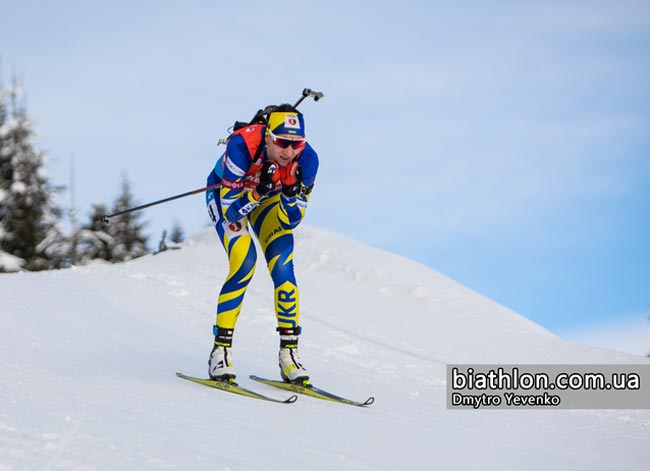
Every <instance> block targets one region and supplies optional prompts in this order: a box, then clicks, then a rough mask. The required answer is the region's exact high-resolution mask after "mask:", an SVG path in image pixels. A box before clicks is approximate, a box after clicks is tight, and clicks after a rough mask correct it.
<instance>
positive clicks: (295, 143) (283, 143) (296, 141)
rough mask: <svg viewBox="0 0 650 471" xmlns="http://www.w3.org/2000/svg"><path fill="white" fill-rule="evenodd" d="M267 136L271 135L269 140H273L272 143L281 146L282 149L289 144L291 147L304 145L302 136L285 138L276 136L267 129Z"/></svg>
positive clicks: (295, 147) (297, 147) (296, 147)
mask: <svg viewBox="0 0 650 471" xmlns="http://www.w3.org/2000/svg"><path fill="white" fill-rule="evenodd" d="M269 136H271V140H272V141H273V144H275V145H276V146H278V147H281V148H282V149H286V148H287V147H289V146H291V148H293V149H300V148H301V147H303V146H304V145H305V138H304V137H303V138H302V139H285V138H283V137H278V136H276V135H275V134H273V133H272V132H271V131H269Z"/></svg>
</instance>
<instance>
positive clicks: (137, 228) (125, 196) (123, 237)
mask: <svg viewBox="0 0 650 471" xmlns="http://www.w3.org/2000/svg"><path fill="white" fill-rule="evenodd" d="M135 205H136V204H135V201H134V199H133V194H132V193H131V184H130V183H129V180H128V179H127V177H126V175H125V176H124V177H123V178H122V184H121V192H120V194H119V196H118V197H117V200H116V201H115V204H114V205H113V213H118V212H120V211H124V210H126V209H129V208H132V207H134V206H135ZM140 217H141V213H138V212H133V213H127V214H123V215H121V216H115V217H113V218H111V221H110V224H109V225H108V227H107V229H106V232H107V233H108V234H110V235H111V236H112V237H113V241H112V244H111V245H112V246H111V260H113V261H115V262H122V261H126V260H131V259H133V258H137V257H141V256H142V255H144V254H146V253H147V251H148V249H147V240H148V236H147V235H146V234H145V233H144V232H143V231H144V227H145V225H146V224H145V223H142V222H140Z"/></svg>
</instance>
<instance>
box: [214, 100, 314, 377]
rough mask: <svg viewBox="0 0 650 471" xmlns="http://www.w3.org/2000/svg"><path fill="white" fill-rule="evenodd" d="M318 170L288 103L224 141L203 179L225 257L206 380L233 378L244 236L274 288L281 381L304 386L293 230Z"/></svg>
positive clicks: (247, 274) (250, 258) (245, 277)
mask: <svg viewBox="0 0 650 471" xmlns="http://www.w3.org/2000/svg"><path fill="white" fill-rule="evenodd" d="M317 171H318V156H317V154H316V152H315V151H314V149H313V148H312V147H311V146H310V145H309V143H307V142H306V135H305V122H304V117H303V115H302V114H301V113H300V112H299V111H298V110H297V109H295V108H294V107H293V106H291V105H290V104H283V105H280V106H279V107H277V108H276V110H275V111H273V112H271V113H269V115H268V119H267V122H266V124H250V125H248V126H245V127H243V128H241V129H238V130H236V131H235V132H234V133H233V134H232V135H231V136H230V138H229V139H228V145H227V147H226V151H225V153H224V154H223V155H222V156H221V158H220V159H219V160H218V161H217V163H216V165H215V167H214V169H213V170H212V172H210V175H209V177H208V185H213V184H216V183H219V182H221V187H220V188H218V189H217V190H213V191H209V192H207V205H208V212H209V214H210V218H211V219H212V222H213V223H214V227H215V229H216V231H217V234H218V235H219V240H220V241H221V244H222V245H223V247H224V249H225V250H226V254H227V255H228V263H229V267H230V269H229V273H228V276H227V278H226V280H225V282H224V284H223V286H222V288H221V292H220V294H219V299H218V304H217V318H216V324H215V326H214V336H215V338H214V347H213V349H212V352H211V353H210V359H209V361H208V366H209V375H210V377H211V378H213V379H216V380H221V381H231V382H233V381H234V379H235V370H234V368H233V362H232V354H231V347H232V339H233V332H234V329H235V324H236V323H237V318H238V316H239V313H240V311H241V308H242V302H243V300H244V295H245V293H246V289H247V287H248V283H249V282H250V280H251V278H252V276H253V273H254V271H255V264H256V261H257V253H256V250H255V244H254V243H253V240H252V237H251V234H250V230H252V232H253V233H254V234H255V236H256V238H257V240H258V241H259V243H260V246H261V248H262V251H263V252H264V258H265V259H266V263H267V267H268V270H269V273H270V275H271V278H272V279H273V285H274V288H275V295H274V303H275V313H276V317H277V325H278V327H277V331H278V332H279V334H280V352H279V366H280V375H281V377H282V379H283V380H284V381H286V382H295V383H307V381H308V379H309V375H308V373H307V371H306V370H305V368H304V367H303V366H302V364H301V362H300V357H299V355H298V336H299V335H300V333H301V328H300V324H299V295H298V287H297V285H296V279H295V276H294V269H293V247H294V238H293V230H294V229H295V228H296V226H298V224H300V222H301V221H302V219H303V218H304V216H305V210H306V208H307V203H308V201H309V197H310V193H311V191H312V188H313V187H314V181H315V178H316V173H317Z"/></svg>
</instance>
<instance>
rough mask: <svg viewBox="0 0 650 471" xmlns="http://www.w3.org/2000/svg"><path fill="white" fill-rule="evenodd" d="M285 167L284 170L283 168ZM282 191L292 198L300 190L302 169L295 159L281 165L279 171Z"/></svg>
mask: <svg viewBox="0 0 650 471" xmlns="http://www.w3.org/2000/svg"><path fill="white" fill-rule="evenodd" d="M285 169H286V170H285ZM280 175H281V179H282V193H283V194H284V195H285V196H287V197H289V198H292V197H294V196H296V194H297V193H298V192H299V191H300V185H301V183H302V170H300V166H299V165H298V162H297V161H293V162H292V163H291V164H290V165H289V166H287V167H283V168H282V172H281V174H280Z"/></svg>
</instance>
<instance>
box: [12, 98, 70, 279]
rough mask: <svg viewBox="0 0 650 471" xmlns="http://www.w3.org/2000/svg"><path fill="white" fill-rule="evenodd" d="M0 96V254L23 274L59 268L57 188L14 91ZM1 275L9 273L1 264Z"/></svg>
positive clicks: (62, 258)
mask: <svg viewBox="0 0 650 471" xmlns="http://www.w3.org/2000/svg"><path fill="white" fill-rule="evenodd" d="M1 93H2V95H1V96H0V102H2V103H3V105H2V109H1V110H0V251H2V252H5V253H7V254H10V255H12V256H13V257H17V259H18V260H19V265H20V266H22V268H24V269H27V270H45V269H51V268H59V267H62V266H64V265H65V263H66V257H67V253H68V250H69V248H68V243H67V241H66V239H65V237H64V235H63V231H62V228H61V225H60V221H59V218H60V216H61V210H60V209H59V207H58V206H57V205H56V204H55V202H54V196H55V194H56V192H57V191H58V189H57V188H55V187H54V186H53V185H51V184H50V182H49V180H48V177H47V175H46V173H45V170H44V166H45V163H46V156H45V154H44V153H43V152H38V151H36V150H35V149H34V145H33V140H34V132H33V130H32V124H31V122H30V121H29V119H28V117H27V112H26V109H25V107H24V106H23V105H19V104H17V99H18V96H19V93H20V91H19V89H18V87H16V86H15V85H14V86H13V87H11V88H8V89H7V88H5V89H3V90H2V92H1ZM7 102H10V107H9V106H8V105H7ZM13 260H14V261H16V259H15V258H14V259H13ZM14 268H15V266H14ZM0 271H12V269H11V268H9V269H7V267H6V266H4V267H3V266H0Z"/></svg>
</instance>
